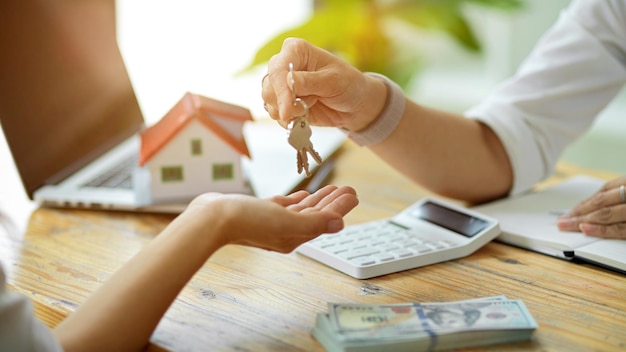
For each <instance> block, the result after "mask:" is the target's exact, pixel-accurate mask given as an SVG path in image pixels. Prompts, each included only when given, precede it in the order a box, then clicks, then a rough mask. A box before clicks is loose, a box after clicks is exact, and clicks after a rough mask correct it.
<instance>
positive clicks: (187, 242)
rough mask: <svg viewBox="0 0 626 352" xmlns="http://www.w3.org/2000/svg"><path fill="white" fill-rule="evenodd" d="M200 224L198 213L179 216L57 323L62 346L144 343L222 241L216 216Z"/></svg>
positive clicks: (123, 347)
mask: <svg viewBox="0 0 626 352" xmlns="http://www.w3.org/2000/svg"><path fill="white" fill-rule="evenodd" d="M195 210H196V211H197V210H198V209H195ZM197 216H204V217H206V216H207V214H206V213H198V214H197ZM215 219H220V217H218V216H215ZM201 226H202V223H201V222H200V221H194V214H193V213H192V214H188V213H187V214H184V217H179V218H177V219H175V220H174V221H173V222H172V223H171V224H170V225H169V226H168V227H167V228H166V229H165V230H164V231H163V232H162V233H161V234H159V235H158V236H157V237H156V238H155V239H154V240H153V241H152V242H151V243H149V244H148V245H147V246H146V247H144V248H143V249H142V250H141V251H140V252H139V253H137V254H136V255H135V256H134V257H133V258H132V259H131V260H130V261H129V262H128V263H126V264H125V265H124V267H123V268H121V269H120V270H118V271H117V272H116V273H115V274H114V275H113V276H112V277H111V278H110V279H109V280H107V281H106V282H105V283H104V284H103V285H102V286H101V287H100V288H99V289H98V290H97V291H96V292H95V293H94V294H93V295H92V296H91V297H90V298H89V299H88V300H87V301H86V302H85V303H84V304H83V305H81V307H80V308H79V309H78V310H77V311H76V312H75V313H74V314H72V315H70V316H69V317H68V318H67V319H66V320H65V321H63V322H62V323H61V324H60V325H59V326H58V328H57V329H56V330H55V333H56V334H57V336H58V338H59V341H60V342H61V344H62V345H63V347H64V348H65V349H66V350H67V351H75V350H76V351H78V350H88V351H97V350H103V351H113V350H115V351H127V350H140V349H142V348H143V347H144V346H145V344H146V343H147V341H148V340H149V338H150V336H151V334H152V332H153V330H154V329H155V328H156V326H157V324H158V323H159V321H160V319H161V318H162V316H163V315H164V314H165V312H166V311H167V309H168V308H169V306H170V305H171V303H172V302H173V301H174V300H175V299H176V297H177V295H178V294H179V292H180V291H181V290H182V288H183V287H184V286H185V285H186V283H187V282H188V281H189V280H190V279H191V277H192V276H193V275H194V274H195V272H196V271H197V270H198V269H199V268H200V267H201V266H202V265H203V264H204V262H205V261H206V260H207V258H209V256H210V255H211V254H212V253H213V252H214V251H216V250H217V249H218V248H220V247H221V245H222V243H220V242H219V241H217V240H216V239H218V238H219V237H218V236H217V234H218V232H219V231H221V230H220V229H221V228H222V226H220V224H219V222H217V220H216V222H215V226H212V227H211V228H200V227H201Z"/></svg>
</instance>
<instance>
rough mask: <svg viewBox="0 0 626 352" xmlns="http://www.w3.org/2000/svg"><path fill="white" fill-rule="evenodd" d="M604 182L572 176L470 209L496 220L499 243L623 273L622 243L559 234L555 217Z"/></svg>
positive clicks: (625, 255)
mask: <svg viewBox="0 0 626 352" xmlns="http://www.w3.org/2000/svg"><path fill="white" fill-rule="evenodd" d="M604 183H605V181H604V180H600V179H597V178H593V177H590V176H584V175H580V176H574V177H571V178H569V179H567V180H565V181H563V182H561V183H559V184H556V185H554V186H551V187H549V188H546V189H544V190H542V191H539V192H534V193H528V194H523V195H520V196H517V197H512V198H507V199H502V200H498V201H495V202H492V203H488V204H485V205H481V206H477V207H474V208H473V209H474V210H476V211H479V212H482V213H484V214H487V215H489V216H492V217H494V218H496V219H498V220H499V221H500V227H501V229H502V233H501V234H500V235H499V236H498V237H497V240H498V241H500V242H504V243H508V244H512V245H515V246H518V247H522V248H526V249H530V250H533V251H536V252H541V253H544V254H548V255H551V256H555V257H559V258H564V259H570V260H571V259H580V260H583V261H586V262H591V263H594V264H597V265H601V266H604V267H607V268H610V269H613V270H616V271H620V272H622V273H626V240H615V239H602V238H597V237H590V236H585V235H584V234H582V233H579V232H562V231H559V230H558V228H557V226H556V219H557V217H558V216H559V215H560V214H561V213H562V212H563V210H565V209H569V208H571V207H572V206H574V205H575V204H577V203H578V202H580V201H581V200H583V199H586V198H588V197H589V196H591V195H592V194H594V193H595V192H597V191H598V189H600V187H601V186H602V185H603V184H604Z"/></svg>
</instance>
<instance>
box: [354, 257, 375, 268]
mask: <svg viewBox="0 0 626 352" xmlns="http://www.w3.org/2000/svg"><path fill="white" fill-rule="evenodd" d="M351 262H352V263H354V265H357V266H364V265H372V264H376V260H374V259H372V258H369V257H359V258H355V259H353V260H351Z"/></svg>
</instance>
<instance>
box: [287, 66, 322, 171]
mask: <svg viewBox="0 0 626 352" xmlns="http://www.w3.org/2000/svg"><path fill="white" fill-rule="evenodd" d="M289 70H290V71H291V73H292V75H291V76H292V77H293V64H289ZM291 92H292V94H293V97H294V99H293V105H294V106H295V105H298V104H300V105H302V108H303V109H304V113H303V114H302V115H298V116H294V117H293V119H292V120H291V123H290V124H289V137H288V138H287V141H288V142H289V144H290V145H291V146H292V147H294V149H295V150H296V156H297V164H298V173H302V170H304V172H305V173H306V176H307V177H309V176H311V173H310V172H309V158H308V154H310V155H311V156H312V157H313V159H315V161H316V162H317V163H318V164H321V163H322V157H321V156H320V154H319V153H318V152H317V151H315V149H313V143H311V134H312V132H311V126H310V125H309V107H308V105H307V104H306V103H305V102H304V100H302V99H300V98H298V96H297V95H296V87H295V83H294V81H293V78H292V80H291Z"/></svg>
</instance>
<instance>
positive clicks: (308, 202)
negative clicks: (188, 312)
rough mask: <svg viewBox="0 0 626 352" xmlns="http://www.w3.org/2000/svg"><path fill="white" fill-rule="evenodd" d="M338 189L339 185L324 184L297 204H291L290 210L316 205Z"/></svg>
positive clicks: (296, 210) (299, 209) (298, 210)
mask: <svg viewBox="0 0 626 352" xmlns="http://www.w3.org/2000/svg"><path fill="white" fill-rule="evenodd" d="M336 189H337V186H335V185H327V186H324V187H322V188H320V189H319V190H317V191H316V192H314V193H312V194H310V195H308V196H307V197H306V198H304V199H302V200H301V201H300V202H298V203H297V204H291V205H289V206H288V207H287V209H289V210H290V211H295V212H300V211H302V210H304V209H307V208H312V207H315V206H316V205H317V204H319V203H320V202H321V201H322V200H323V199H324V198H325V197H327V196H328V195H330V194H331V193H332V192H333V191H334V190H336Z"/></svg>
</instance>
